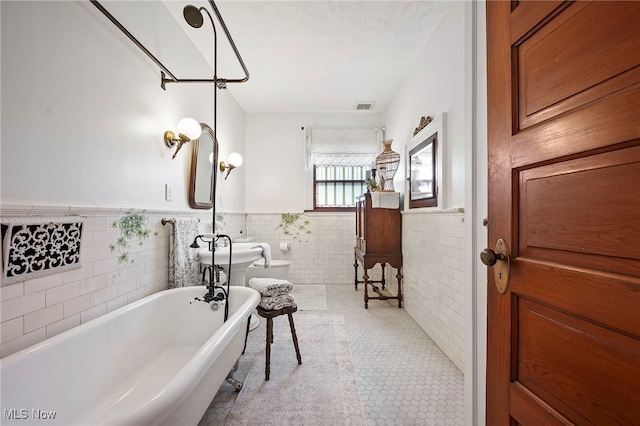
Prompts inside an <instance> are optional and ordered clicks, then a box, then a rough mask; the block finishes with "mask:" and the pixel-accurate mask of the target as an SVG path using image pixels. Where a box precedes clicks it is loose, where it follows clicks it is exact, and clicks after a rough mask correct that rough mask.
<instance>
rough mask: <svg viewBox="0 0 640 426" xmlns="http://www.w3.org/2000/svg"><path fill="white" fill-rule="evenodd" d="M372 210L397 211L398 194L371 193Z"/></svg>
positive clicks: (398, 205) (398, 204)
mask: <svg viewBox="0 0 640 426" xmlns="http://www.w3.org/2000/svg"><path fill="white" fill-rule="evenodd" d="M371 208H372V209H397V208H400V193H399V192H372V193H371Z"/></svg>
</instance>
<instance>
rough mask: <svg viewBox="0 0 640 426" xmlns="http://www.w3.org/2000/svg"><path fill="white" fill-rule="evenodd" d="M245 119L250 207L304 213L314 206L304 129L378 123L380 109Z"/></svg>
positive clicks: (277, 211)
mask: <svg viewBox="0 0 640 426" xmlns="http://www.w3.org/2000/svg"><path fill="white" fill-rule="evenodd" d="M246 124H247V140H246V143H247V145H246V150H247V158H246V163H247V172H246V173H247V175H246V179H247V181H246V182H247V188H246V196H247V199H246V211H247V212H248V213H286V212H298V213H300V212H302V211H304V210H305V209H309V208H312V207H313V206H310V205H308V203H307V197H308V195H309V194H310V191H311V189H312V188H311V186H312V183H311V182H309V180H308V176H309V175H308V174H309V171H308V170H305V166H304V159H305V155H306V154H305V146H304V139H303V136H302V130H301V128H302V127H305V128H314V127H316V128H320V127H323V128H332V127H336V128H343V127H344V128H363V127H369V128H374V127H380V126H381V125H382V114H381V113H375V112H362V111H358V112H352V113H317V114H298V113H291V114H248V115H247V118H246Z"/></svg>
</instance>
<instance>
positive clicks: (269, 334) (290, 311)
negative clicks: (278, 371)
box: [256, 304, 302, 380]
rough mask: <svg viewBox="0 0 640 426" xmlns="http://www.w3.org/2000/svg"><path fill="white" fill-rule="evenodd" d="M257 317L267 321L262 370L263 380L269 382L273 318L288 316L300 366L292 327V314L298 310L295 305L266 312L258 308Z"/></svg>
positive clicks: (300, 359) (298, 349) (300, 358)
mask: <svg viewBox="0 0 640 426" xmlns="http://www.w3.org/2000/svg"><path fill="white" fill-rule="evenodd" d="M256 309H257V311H258V315H260V316H261V317H263V318H266V319H267V349H266V353H267V359H266V365H265V369H264V379H265V380H269V366H270V363H271V343H273V318H275V317H277V316H280V315H285V314H286V315H288V316H289V327H290V328H291V336H292V337H293V346H295V348H296V357H297V358H298V364H302V357H301V356H300V348H299V347H298V337H297V336H296V327H295V326H294V325H293V315H292V314H293V313H294V312H295V311H297V310H298V306H297V305H295V304H294V305H293V306H289V307H286V308H282V309H278V310H267V309H263V308H262V307H260V306H258V307H257V308H256Z"/></svg>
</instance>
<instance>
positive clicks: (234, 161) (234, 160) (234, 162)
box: [220, 152, 242, 180]
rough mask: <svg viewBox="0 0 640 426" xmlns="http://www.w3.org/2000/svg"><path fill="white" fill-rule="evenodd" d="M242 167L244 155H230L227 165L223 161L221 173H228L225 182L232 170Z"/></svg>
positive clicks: (233, 153)
mask: <svg viewBox="0 0 640 426" xmlns="http://www.w3.org/2000/svg"><path fill="white" fill-rule="evenodd" d="M241 165H242V155H240V154H238V153H237V152H232V153H231V154H229V158H227V163H225V162H224V161H221V162H220V171H221V172H224V171H225V170H226V171H227V174H226V175H225V176H224V180H227V178H228V177H229V173H231V170H233V169H235V168H236V167H239V166H241Z"/></svg>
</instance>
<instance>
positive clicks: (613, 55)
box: [486, 1, 640, 426]
mask: <svg viewBox="0 0 640 426" xmlns="http://www.w3.org/2000/svg"><path fill="white" fill-rule="evenodd" d="M487 66H488V69H487V75H488V82H487V88H488V102H489V104H488V119H489V123H488V136H489V139H488V142H489V218H488V219H489V241H492V242H494V241H497V240H498V239H499V238H502V239H503V240H504V241H505V242H506V244H507V245H508V246H509V248H510V249H511V259H510V260H511V275H510V282H509V286H508V287H507V291H506V293H504V294H500V293H499V292H498V291H497V290H496V288H495V282H494V277H493V271H488V281H489V288H488V310H487V320H488V321H487V327H488V341H487V419H486V421H487V424H488V425H491V426H494V425H515V424H522V425H535V424H544V425H553V424H558V425H568V424H580V425H582V424H585V425H608V424H611V425H624V424H628V425H634V424H640V2H624V1H622V2H597V1H596V2H588V1H584V2H557V1H550V2H540V1H533V2H504V1H488V2H487Z"/></svg>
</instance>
